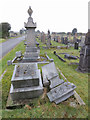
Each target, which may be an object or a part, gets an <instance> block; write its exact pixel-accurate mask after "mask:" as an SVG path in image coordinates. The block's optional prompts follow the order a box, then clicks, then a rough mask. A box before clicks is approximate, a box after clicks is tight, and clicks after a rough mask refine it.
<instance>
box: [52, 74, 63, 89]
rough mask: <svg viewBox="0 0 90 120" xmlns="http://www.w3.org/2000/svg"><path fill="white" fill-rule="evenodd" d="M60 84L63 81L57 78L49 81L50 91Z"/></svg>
mask: <svg viewBox="0 0 90 120" xmlns="http://www.w3.org/2000/svg"><path fill="white" fill-rule="evenodd" d="M62 83H64V80H63V79H60V78H59V76H57V77H54V78H52V79H51V80H50V89H52V88H54V87H56V86H58V85H60V84H62Z"/></svg>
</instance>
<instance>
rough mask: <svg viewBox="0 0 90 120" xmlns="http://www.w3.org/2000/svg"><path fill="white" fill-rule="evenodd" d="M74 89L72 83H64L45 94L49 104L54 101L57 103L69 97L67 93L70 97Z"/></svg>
mask: <svg viewBox="0 0 90 120" xmlns="http://www.w3.org/2000/svg"><path fill="white" fill-rule="evenodd" d="M75 88H76V86H75V85H74V84H73V83H69V82H65V83H63V84H61V85H59V86H58V87H55V88H53V89H51V90H50V91H49V92H48V93H47V96H48V98H49V100H50V101H51V102H52V101H56V103H59V102H61V101H63V100H65V99H67V98H68V97H70V96H69V93H71V95H72V92H73V90H74V89H75ZM59 99H61V100H60V101H59Z"/></svg>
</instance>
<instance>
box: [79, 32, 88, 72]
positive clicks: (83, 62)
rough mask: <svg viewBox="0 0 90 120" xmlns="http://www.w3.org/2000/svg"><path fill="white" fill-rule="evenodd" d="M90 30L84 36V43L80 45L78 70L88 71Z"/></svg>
mask: <svg viewBox="0 0 90 120" xmlns="http://www.w3.org/2000/svg"><path fill="white" fill-rule="evenodd" d="M89 62H90V30H88V33H87V34H86V37H85V45H84V46H82V48H81V51H80V61H79V66H78V70H79V71H81V72H89V73H90V64H89Z"/></svg>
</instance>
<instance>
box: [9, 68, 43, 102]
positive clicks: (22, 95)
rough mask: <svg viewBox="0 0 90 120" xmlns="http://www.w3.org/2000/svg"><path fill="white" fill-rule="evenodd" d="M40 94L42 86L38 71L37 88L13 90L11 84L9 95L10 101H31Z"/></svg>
mask: <svg viewBox="0 0 90 120" xmlns="http://www.w3.org/2000/svg"><path fill="white" fill-rule="evenodd" d="M42 93H43V85H42V80H41V74H40V70H39V86H33V87H24V88H16V89H14V87H13V84H11V89H10V95H11V98H12V100H21V99H22V100H23V99H32V98H36V97H39V96H40V95H41V94H42Z"/></svg>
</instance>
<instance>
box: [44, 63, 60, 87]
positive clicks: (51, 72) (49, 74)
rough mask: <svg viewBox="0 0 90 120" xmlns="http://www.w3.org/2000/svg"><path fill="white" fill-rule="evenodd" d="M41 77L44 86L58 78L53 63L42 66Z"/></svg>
mask: <svg viewBox="0 0 90 120" xmlns="http://www.w3.org/2000/svg"><path fill="white" fill-rule="evenodd" d="M42 76H43V84H44V86H45V84H49V81H48V80H50V79H52V78H53V77H56V76H58V72H57V70H56V67H55V64H54V62H52V63H49V64H47V65H44V66H42Z"/></svg>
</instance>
